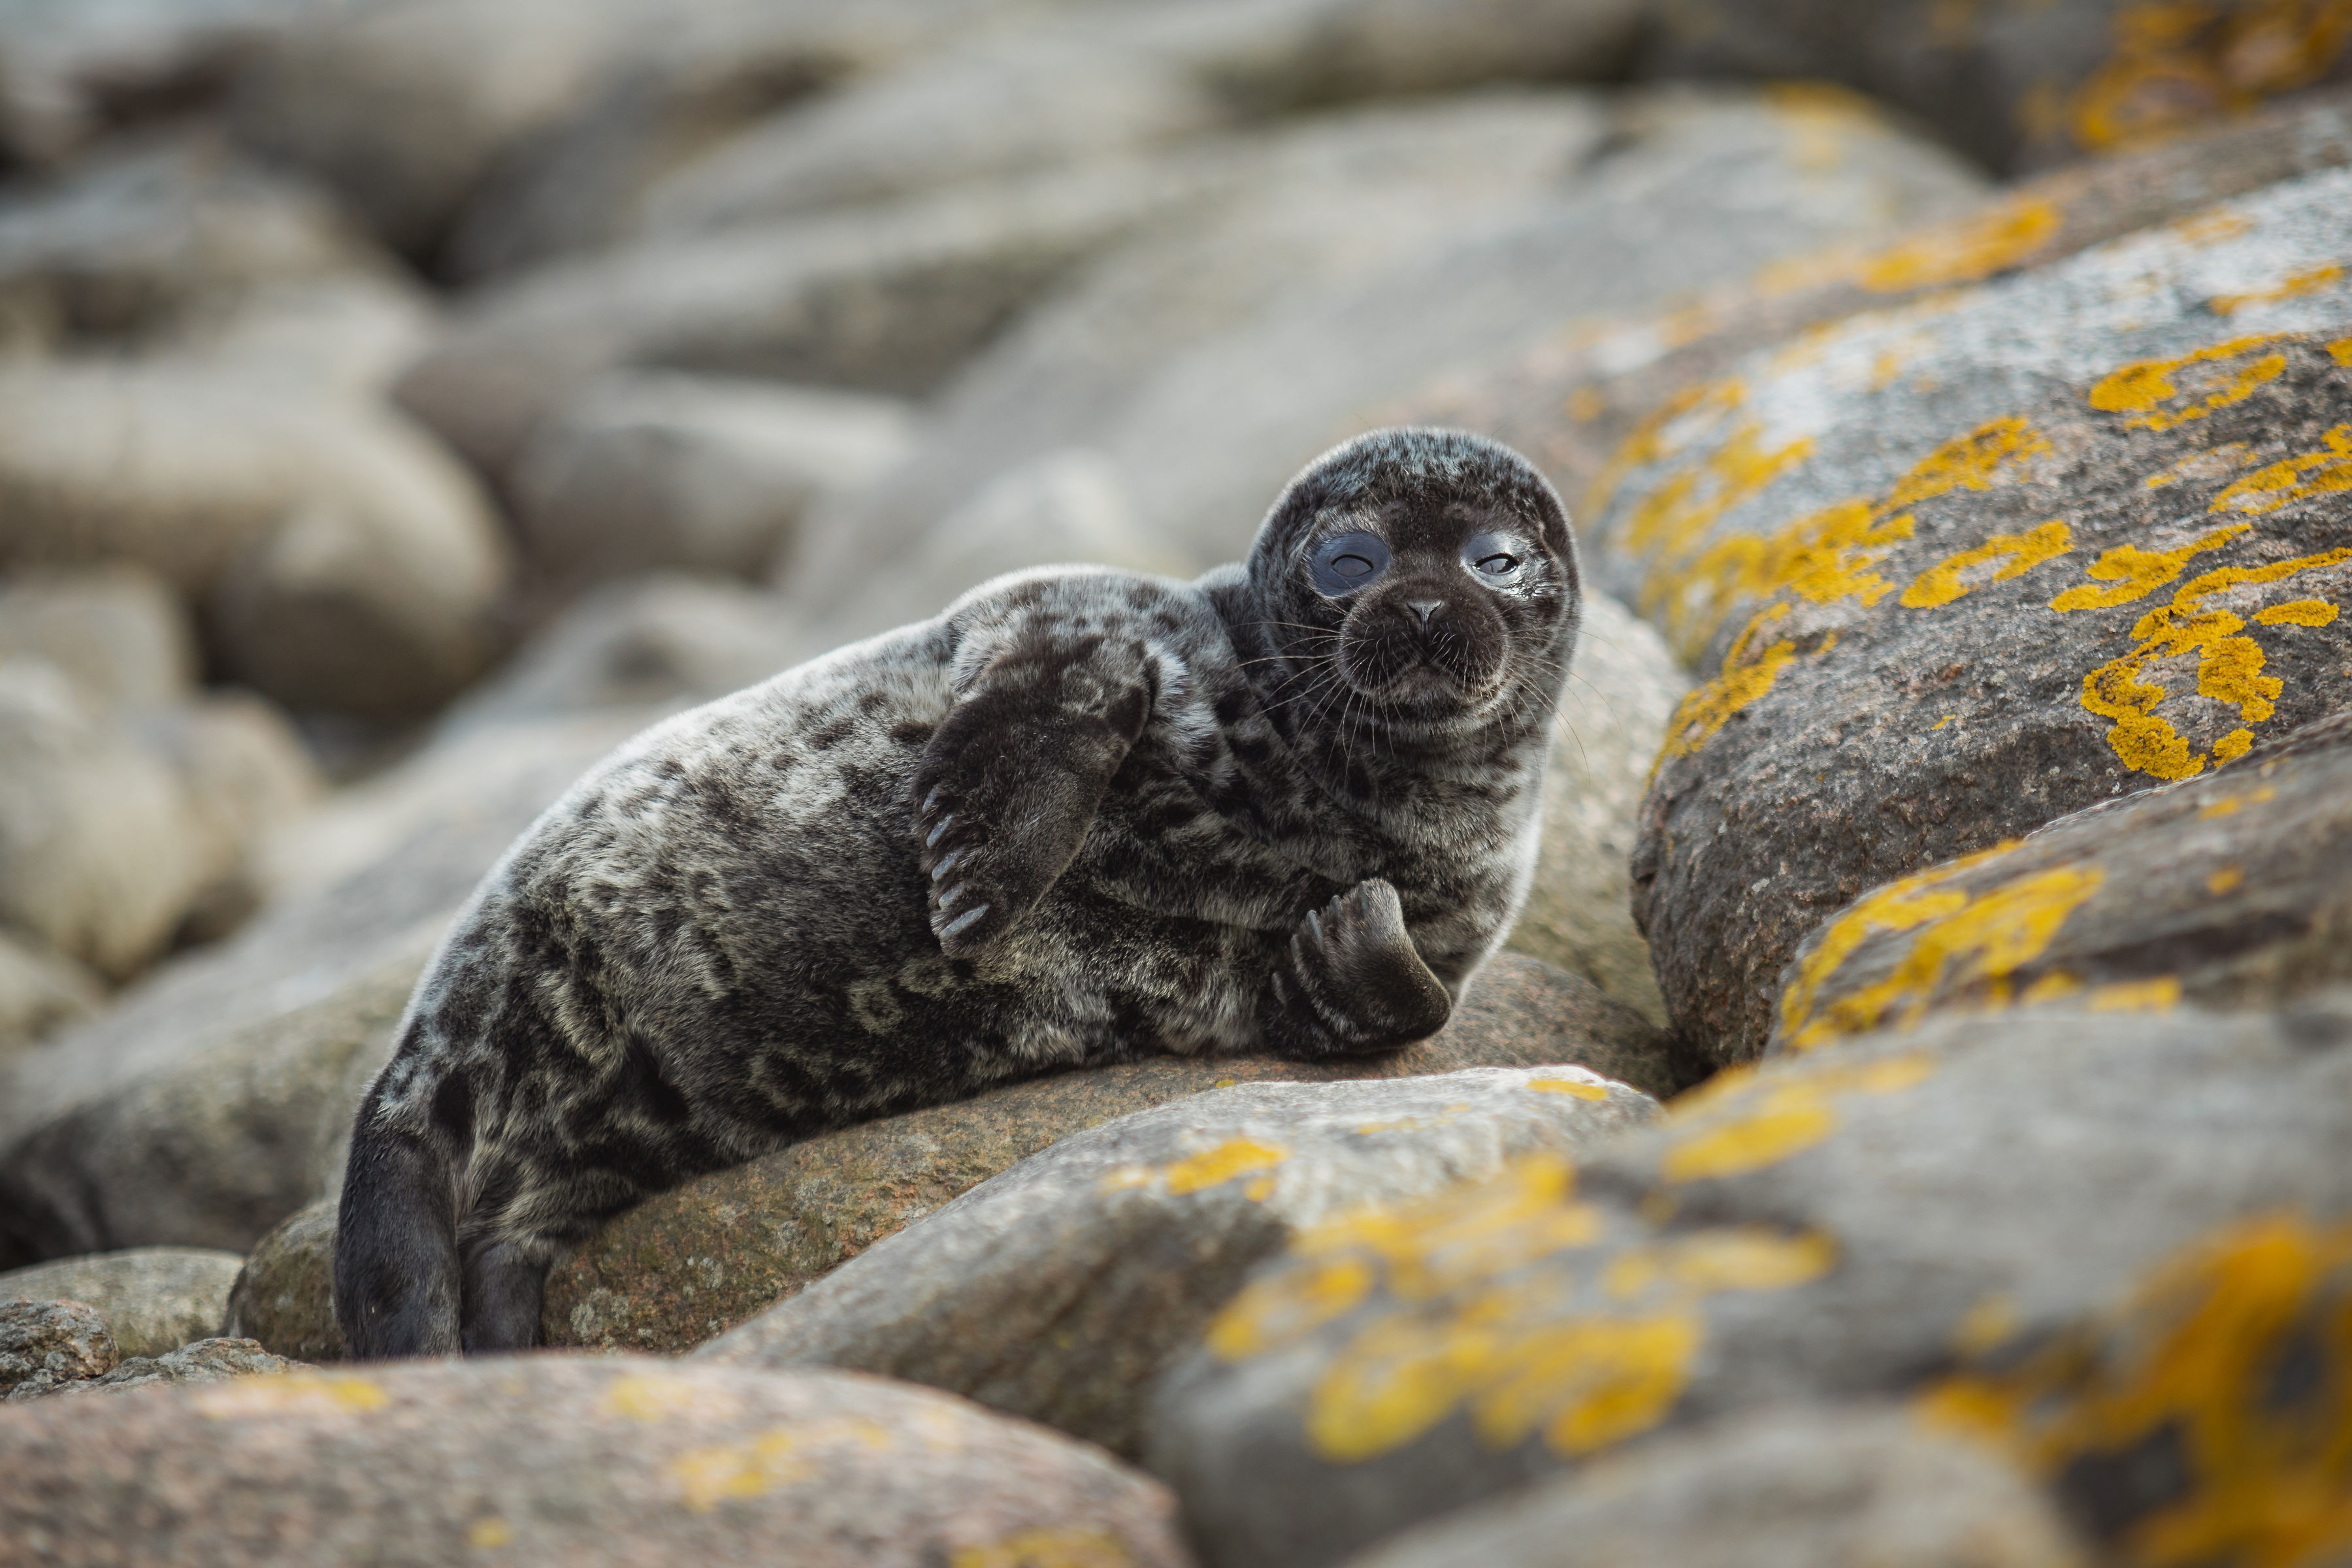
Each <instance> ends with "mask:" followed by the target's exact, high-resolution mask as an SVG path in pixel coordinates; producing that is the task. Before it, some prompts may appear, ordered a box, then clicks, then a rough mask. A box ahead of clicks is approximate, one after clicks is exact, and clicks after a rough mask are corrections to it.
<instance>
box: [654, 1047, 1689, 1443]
mask: <svg viewBox="0 0 2352 1568" xmlns="http://www.w3.org/2000/svg"><path fill="white" fill-rule="evenodd" d="M1655 1111H1656V1102H1655V1101H1654V1100H1651V1099H1650V1098H1649V1096H1647V1095H1644V1094H1643V1093H1641V1092H1640V1091H1639V1090H1637V1089H1629V1088H1627V1087H1626V1086H1625V1085H1623V1084H1619V1083H1612V1081H1611V1080H1609V1079H1604V1078H1601V1076H1599V1075H1598V1074H1596V1073H1592V1072H1590V1071H1587V1070H1585V1069H1582V1068H1475V1069H1472V1070H1469V1071H1466V1072H1453V1073H1442V1074H1438V1075H1436V1076H1433V1077H1426V1078H1407V1079H1388V1080H1382V1081H1374V1082H1370V1083H1320V1084H1304V1083H1265V1082H1261V1083H1254V1084H1237V1085H1235V1086H1234V1087H1232V1088H1230V1089H1219V1090H1217V1091H1215V1092H1214V1093H1213V1094H1212V1095H1210V1096H1208V1097H1207V1098H1206V1099H1188V1100H1178V1101H1175V1102H1174V1103H1172V1104H1169V1105H1163V1106H1160V1107H1159V1108H1157V1109H1156V1110H1143V1111H1138V1112H1135V1113H1134V1114H1132V1115H1129V1116H1122V1117H1120V1118H1119V1119H1118V1120H1117V1121H1112V1122H1108V1123H1107V1124H1105V1125H1103V1126H1101V1127H1097V1128H1095V1129H1093V1130H1092V1131H1086V1132H1080V1133H1077V1134H1076V1135H1074V1136H1071V1137H1068V1138H1065V1139H1063V1140H1062V1141H1061V1142H1057V1143H1055V1144H1054V1145H1053V1146H1052V1147H1051V1148H1049V1149H1046V1150H1045V1152H1042V1153H1038V1154H1033V1155H1031V1156H1030V1157H1029V1158H1028V1159H1026V1160H1024V1161H1022V1162H1021V1163H1019V1164H1017V1165H1015V1166H1013V1168H1012V1169H1011V1170H1009V1171H1006V1172H1005V1173H1003V1174H1002V1175H998V1176H993V1177H991V1178H990V1179H989V1180H988V1181H985V1182H983V1183H982V1184H980V1185H979V1186H977V1187H974V1188H973V1189H972V1190H971V1191H970V1192H968V1193H966V1194H963V1195H962V1196H961V1197H960V1198H957V1199H956V1200H955V1201H954V1202H953V1203H950V1204H949V1205H946V1206H945V1207H943V1208H940V1209H938V1210H936V1211H934V1212H933V1213H931V1214H929V1215H924V1216H923V1217H922V1218H921V1219H919V1220H917V1221H916V1222H915V1223H914V1224H913V1225H911V1226H908V1228H907V1229H905V1230H903V1231H900V1232H899V1233H898V1235H896V1236H893V1237H887V1238H885V1239H884V1240H882V1241H881V1242H879V1243H877V1245H876V1246H875V1247H872V1248H871V1249H870V1250H868V1251H866V1252H864V1253H861V1254H860V1255H859V1256H857V1257H856V1258H852V1259H851V1260H850V1261H849V1262H847V1263H845V1264H844V1265H842V1267H841V1268H837V1269H835V1271H834V1272H833V1273H832V1274H830V1275H827V1276H826V1277H825V1278H824V1279H822V1280H820V1281H818V1282H817V1283H816V1284H814V1285H813V1286H811V1287H810V1288H809V1289H806V1290H804V1291H803V1292H801V1293H800V1294H799V1295H797V1296H794V1297H793V1298H792V1299H791V1300H787V1301H784V1302H783V1303H782V1304H781V1305H779V1306H776V1307H773V1308H771V1309H770V1310H767V1311H766V1312H763V1313H761V1315H760V1316H759V1317H756V1318H754V1319H752V1320H751V1321H750V1322H748V1323H745V1324H744V1325H742V1326H741V1327H740V1328H738V1329H735V1330H732V1331H730V1332H728V1333H726V1334H724V1335H721V1336H720V1337H719V1339H718V1340H716V1341H714V1342H711V1343H710V1344H709V1345H706V1346H704V1347H703V1349H702V1350H701V1351H700V1352H698V1354H699V1355H702V1356H705V1357H708V1358H710V1359H713V1360H717V1361H722V1362H730V1363H742V1364H748V1365H754V1366H767V1367H785V1366H802V1365H810V1366H838V1367H846V1368H849V1369H851V1370H854V1371H859V1372H871V1373H882V1374H885V1375H887V1376H892V1377H900V1378H905V1379H908V1381H910V1382H915V1383H923V1384H930V1385H931V1386H933V1387H935V1388H945V1389H949V1390H951V1391H952V1392H954V1393H958V1394H966V1395H969V1396H970V1397H971V1398H973V1399H977V1400H979V1401H980V1402H981V1403H982V1404H983V1405H990V1406H992V1407H993V1408H995V1409H998V1410H1002V1411H1004V1412H1006V1413H1007V1414H1008V1415H1025V1416H1027V1417H1029V1418H1030V1419H1031V1420H1033V1421H1042V1422H1044V1423H1045V1424H1046V1425H1047V1426H1054V1427H1056V1428H1058V1429H1060V1430H1061V1431H1064V1432H1067V1433H1069V1434H1070V1435H1071V1436H1077V1437H1084V1438H1087V1440H1089V1441H1091V1442H1096V1443H1100V1444H1102V1445H1103V1446H1104V1447H1108V1448H1110V1449H1111V1450H1113V1451H1114V1452H1116V1453H1119V1454H1123V1455H1127V1456H1129V1457H1132V1456H1134V1455H1135V1454H1136V1453H1137V1452H1138V1451H1139V1449H1140V1447H1141V1445H1142V1436H1143V1430H1142V1425H1143V1414H1144V1405H1145V1402H1146V1399H1147V1397H1148V1395H1149V1393H1150V1387H1151V1385H1152V1384H1153V1383H1155V1382H1156V1381H1157V1380H1158V1378H1159V1376H1160V1373H1161V1372H1162V1371H1163V1370H1165V1367H1166V1365H1167V1363H1169V1362H1170V1361H1171V1360H1172V1359H1173V1358H1175V1357H1176V1356H1178V1355H1181V1354H1182V1353H1183V1352H1185V1351H1187V1350H1189V1349H1190V1348H1191V1346H1192V1342H1194V1341H1195V1340H1197V1339H1198V1338H1199V1336H1200V1333H1201V1331H1202V1329H1203V1328H1204V1327H1206V1325H1207V1323H1208V1321H1209V1319H1210V1318H1211V1317H1212V1316H1213V1314H1214V1313H1215V1312H1216V1310H1218V1309H1219V1308H1220V1307H1222V1306H1223V1305H1224V1304H1225V1302H1226V1300H1228V1299H1229V1298H1230V1297H1231V1296H1232V1295H1233V1293H1234V1291H1235V1290H1236V1289H1239V1288H1240V1286H1241V1282H1242V1279H1243V1277H1244V1275H1246V1274H1247V1273H1248V1271H1249V1270H1250V1269H1251V1268H1253V1267H1254V1266H1255V1265H1256V1264H1258V1263H1260V1262H1262V1261H1264V1260H1265V1259H1266V1258H1270V1257H1272V1256H1274V1255H1275V1254H1276V1253H1279V1252H1280V1251H1281V1250H1282V1249H1283V1248H1284V1247H1285V1246H1286V1245H1287V1244H1288V1243H1289V1242H1290V1241H1291V1240H1292V1239H1294V1238H1295V1237H1297V1235H1298V1234H1299V1232H1300V1231H1302V1230H1303V1229H1305V1228H1306V1227H1307V1226H1313V1225H1317V1224H1319V1223H1321V1222H1324V1221H1327V1220H1330V1219H1333V1218H1335V1217H1337V1216H1338V1215H1341V1214H1348V1213H1353V1212H1356V1211H1358V1210H1361V1209H1365V1208H1368V1207H1376V1206H1379V1205H1393V1204H1396V1203H1400V1202H1402V1201H1404V1200H1407V1199H1411V1198H1416V1197H1422V1196H1425V1195H1427V1194H1430V1193H1432V1192H1435V1191H1439V1190H1442V1189H1443V1188H1444V1187H1446V1186H1449V1185H1452V1184H1457V1183H1460V1182H1465V1181H1472V1180H1476V1179H1480V1178H1484V1177H1490V1176H1493V1175H1496V1174H1498V1173H1500V1172H1501V1170H1502V1168H1503V1165H1504V1163H1505V1162H1507V1160H1509V1159H1511V1158H1512V1157H1514V1156H1516V1155H1519V1154H1525V1153H1528V1152H1534V1151H1537V1150H1549V1151H1551V1152H1559V1153H1565V1154H1570V1155H1573V1154H1574V1153H1575V1152H1578V1151H1579V1150H1580V1149H1581V1148H1582V1147H1583V1146H1584V1145H1586V1144H1588V1143H1590V1142H1592V1141H1593V1140H1595V1139H1597V1138H1600V1137H1602V1136H1605V1135H1606V1134H1608V1133H1610V1132H1612V1131H1617V1130H1619V1129H1622V1128H1626V1127H1633V1126H1638V1125H1640V1124H1641V1123H1642V1122H1643V1121H1646V1120H1648V1119H1649V1118H1650V1117H1651V1116H1652V1115H1654V1113H1655Z"/></svg>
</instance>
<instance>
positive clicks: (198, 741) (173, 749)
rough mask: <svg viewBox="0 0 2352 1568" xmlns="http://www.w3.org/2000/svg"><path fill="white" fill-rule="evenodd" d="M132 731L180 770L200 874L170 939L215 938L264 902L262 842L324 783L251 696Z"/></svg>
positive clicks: (234, 694) (268, 708) (164, 717)
mask: <svg viewBox="0 0 2352 1568" xmlns="http://www.w3.org/2000/svg"><path fill="white" fill-rule="evenodd" d="M134 732H135V733H136V734H138V735H139V736H140V737H141V738H142V740H143V741H144V742H146V743H147V744H148V745H149V747H151V748H152V749H153V750H154V751H156V752H159V753H160V754H161V755H162V756H163V758H164V759H165V760H166V761H168V762H169V763H171V764H172V767H173V771H174V772H175V773H178V774H179V777H180V782H181V784H182V785H183V786H184V788H185V790H186V792H187V799H188V810H189V816H190V819H191V821H192V823H193V826H194V836H193V837H194V847H195V848H196V851H197V853H198V855H199V856H200V857H201V863H202V864H203V866H204V867H205V881H204V882H203V884H202V885H201V886H200V887H199V888H198V889H197V890H196V894H195V899H194V902H193V903H191V904H190V906H189V908H188V910H187V911H186V912H185V913H184V914H183V915H182V916H181V918H180V925H179V929H178V931H177V932H176V933H175V934H176V936H177V938H178V940H179V941H180V942H183V943H188V942H213V941H217V940H218V939H219V938H221V937H225V936H226V935H227V934H228V933H229V932H230V931H234V930H236V928H237V927H238V926H240V925H242V924H244V923H245V921H246V920H247V918H248V917H250V916H251V915H252V914H253V912H254V911H255V910H257V909H259V908H260V907H261V905H262V903H263V902H264V901H265V900H267V898H268V887H267V886H266V885H265V873H264V870H263V868H262V866H261V864H260V860H259V858H260V855H261V853H262V845H263V842H264V840H265V839H267V838H268V837H270V836H271V835H273V834H276V833H278V832H282V831H284V830H285V829H287V828H288V827H289V826H292V825H293V824H294V823H296V822H298V821H299V820H300V818H301V817H302V816H303V815H304V814H305V813H307V812H309V811H310V809H311V808H312V807H313V806H315V805H317V804H318V803H319V800H320V796H321V795H323V793H324V791H325V780H324V778H323V777H322V776H321V775H320V771H319V764H318V763H317V761H316V760H315V759H313V758H312V756H311V754H310V751H309V749H308V748H307V747H306V746H305V745H304V744H303V742H302V738H301V736H300V735H299V733H297V732H296V731H295V729H294V726H293V725H292V724H291V723H290V722H289V721H288V720H287V718H286V715H285V714H284V713H282V712H280V711H279V710H278V709H277V708H276V707H275V706H273V705H272V704H271V703H269V702H268V701H267V700H264V699H262V698H259V697H257V696H255V695H254V694H253V693H251V692H249V691H237V690H234V689H231V690H227V691H221V692H215V693H208V694H206V695H205V696H204V697H202V698H199V699H197V700H194V701H192V702H188V703H184V704H183V705H181V706H180V707H177V708H172V709H165V710H161V711H158V712H151V713H148V714H145V715H143V716H142V718H141V720H140V721H139V722H138V724H137V725H136V726H135V728H134Z"/></svg>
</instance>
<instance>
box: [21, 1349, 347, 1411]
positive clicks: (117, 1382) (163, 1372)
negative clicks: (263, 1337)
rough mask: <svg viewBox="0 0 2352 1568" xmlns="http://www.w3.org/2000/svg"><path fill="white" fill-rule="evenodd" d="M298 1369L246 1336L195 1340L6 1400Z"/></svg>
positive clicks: (113, 1391)
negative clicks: (98, 1373)
mask: <svg viewBox="0 0 2352 1568" xmlns="http://www.w3.org/2000/svg"><path fill="white" fill-rule="evenodd" d="M302 1370H304V1368H303V1366H302V1363H300V1362H296V1361H288V1360H287V1359H286V1358H285V1357H284V1356H279V1355H272V1354H270V1353H269V1352H268V1351H266V1350H263V1349H262V1348H261V1347H260V1346H259V1345H257V1344H256V1343H255V1342H253V1341H251V1340H239V1339H205V1340H195V1341H193V1342H190V1343H187V1344H184V1345H182V1346H180V1347H179V1348H178V1349H177V1350H173V1351H170V1352H165V1353H163V1354H162V1355H153V1356H128V1357H125V1358H124V1359H123V1360H122V1361H121V1362H119V1363H116V1364H115V1366H114V1369H113V1370H112V1371H110V1372H108V1373H103V1374H101V1375H100V1376H98V1377H91V1378H77V1379H75V1380H73V1381H72V1382H69V1383H60V1384H57V1385H56V1386H54V1387H52V1388H47V1389H44V1390H42V1391H40V1393H38V1394H10V1395H9V1396H8V1397H9V1398H10V1399H12V1400H16V1399H26V1398H42V1397H48V1396H59V1397H61V1396H64V1395H67V1394H120V1393H123V1392H126V1391H128V1390H130V1389H134V1388H162V1387H166V1386H169V1385H172V1384H182V1383H227V1382H229V1381H231V1380H232V1379H235V1378H240V1377H278V1376H283V1375H284V1374H285V1373H289V1372H299V1371H302Z"/></svg>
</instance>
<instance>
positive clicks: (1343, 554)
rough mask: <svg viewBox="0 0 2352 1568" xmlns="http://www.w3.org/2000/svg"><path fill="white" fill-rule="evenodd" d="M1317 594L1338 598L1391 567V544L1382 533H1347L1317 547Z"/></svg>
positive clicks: (1315, 567)
mask: <svg viewBox="0 0 2352 1568" xmlns="http://www.w3.org/2000/svg"><path fill="white" fill-rule="evenodd" d="M1310 564H1311V566H1312V569H1313V574H1314V577H1315V590H1316V592H1317V593H1319V594H1324V595H1328V596H1330V597H1331V598H1334V599H1337V598H1339V597H1341V596H1343V595H1349V594H1352V593H1354V592H1355V591H1356V590H1357V589H1359V588H1360V587H1362V586H1363V585H1364V584H1367V583H1370V582H1372V581H1374V580H1375V579H1377V578H1378V577H1379V576H1380V574H1381V573H1383V572H1385V571H1387V570H1388V569H1389V547H1388V545H1387V544H1386V543H1384V542H1382V541H1381V538H1380V536H1379V535H1377V534H1371V533H1343V534H1340V535H1339V537H1338V538H1336V539H1327V540H1325V541H1324V542H1322V543H1321V544H1319V545H1318V546H1316V548H1315V554H1314V557H1313V560H1312V562H1311V563H1310Z"/></svg>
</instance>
